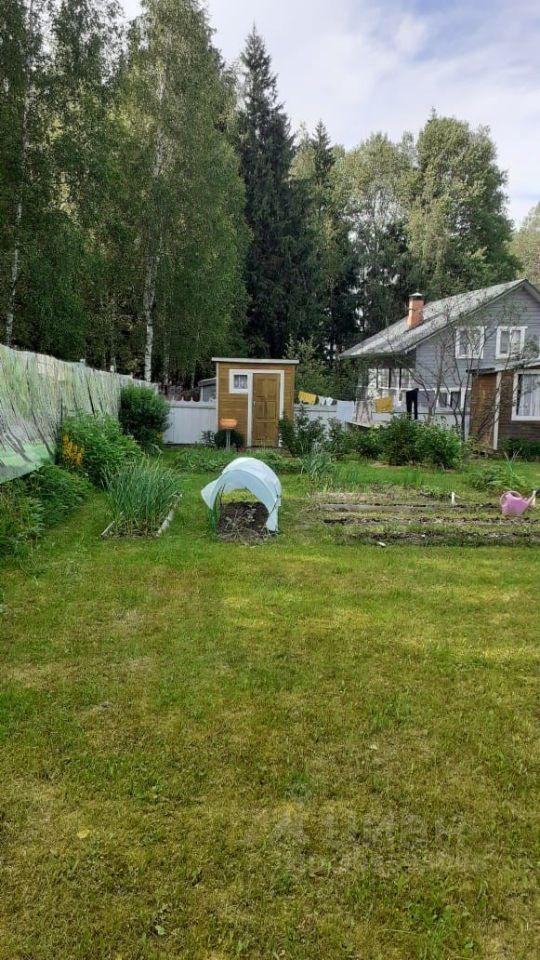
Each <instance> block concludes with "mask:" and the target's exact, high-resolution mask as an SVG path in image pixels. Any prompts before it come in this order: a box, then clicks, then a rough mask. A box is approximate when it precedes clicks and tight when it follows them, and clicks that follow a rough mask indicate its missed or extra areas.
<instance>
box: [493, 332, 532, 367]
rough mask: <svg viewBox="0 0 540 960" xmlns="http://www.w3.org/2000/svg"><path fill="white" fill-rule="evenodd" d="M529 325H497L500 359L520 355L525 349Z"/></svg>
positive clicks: (497, 353)
mask: <svg viewBox="0 0 540 960" xmlns="http://www.w3.org/2000/svg"><path fill="white" fill-rule="evenodd" d="M526 333H527V327H497V348H496V356H497V359H498V360H505V359H508V358H510V357H519V356H520V355H521V354H522V353H523V351H524V349H525V336H526Z"/></svg>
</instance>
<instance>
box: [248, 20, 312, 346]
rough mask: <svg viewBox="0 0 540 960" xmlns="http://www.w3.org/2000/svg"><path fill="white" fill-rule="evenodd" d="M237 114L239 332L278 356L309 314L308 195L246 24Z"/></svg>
mask: <svg viewBox="0 0 540 960" xmlns="http://www.w3.org/2000/svg"><path fill="white" fill-rule="evenodd" d="M242 64H243V67H244V71H245V77H244V85H243V91H242V94H243V96H242V105H241V108H240V111H239V118H238V146H239V152H240V158H241V172H242V175H243V178H244V181H245V187H246V208H245V209H246V220H247V223H248V226H249V228H250V231H251V237H252V241H251V245H250V249H249V252H248V256H247V264H246V286H247V293H248V298H249V302H248V312H247V326H246V334H245V335H246V339H247V342H248V345H249V349H250V351H251V353H252V354H254V355H257V354H258V355H261V356H269V355H273V356H276V357H281V356H283V354H284V351H285V348H286V344H287V342H288V341H289V339H290V338H291V337H293V338H296V339H298V338H300V337H302V336H304V335H307V334H308V333H309V331H310V328H311V327H312V326H313V323H314V322H315V323H316V319H315V318H316V314H317V309H318V306H317V281H316V259H315V251H314V242H313V236H312V233H311V228H310V197H309V193H308V191H307V190H306V189H305V186H304V185H303V184H302V183H299V182H297V181H295V180H293V179H292V178H291V175H290V174H291V164H292V161H293V158H294V155H295V145H294V137H293V136H292V134H291V129H290V123H289V120H288V118H287V116H286V114H285V111H284V109H283V106H282V105H281V104H280V103H279V100H278V93H277V81H276V77H275V76H274V74H273V73H272V69H271V59H270V56H269V54H268V53H267V51H266V48H265V44H264V41H263V39H262V38H261V37H260V36H259V35H258V33H257V32H256V31H255V30H253V32H252V33H251V34H250V36H249V37H248V40H247V44H246V47H245V50H244V53H243V55H242Z"/></svg>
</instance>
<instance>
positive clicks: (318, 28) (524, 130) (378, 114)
mask: <svg viewBox="0 0 540 960" xmlns="http://www.w3.org/2000/svg"><path fill="white" fill-rule="evenodd" d="M207 3H208V7H209V12H210V17H211V21H212V23H213V24H214V26H215V28H216V43H217V45H218V46H219V47H221V49H222V50H223V53H224V56H225V57H226V58H227V59H229V60H231V59H235V58H236V57H237V56H238V54H239V52H240V50H241V48H242V46H243V43H244V40H245V37H246V35H247V33H248V31H249V30H250V28H251V26H252V24H253V22H256V24H257V27H258V29H259V31H260V32H261V33H262V34H263V36H264V37H265V39H266V41H267V44H268V48H269V50H270V52H271V54H272V57H273V62H274V67H275V70H276V72H277V73H278V74H279V89H280V93H281V96H282V99H283V100H284V102H285V103H286V106H287V110H288V112H289V114H290V116H291V118H292V121H293V123H294V125H295V126H297V127H298V126H300V124H301V123H306V124H307V125H308V127H310V128H313V127H314V126H315V124H316V122H317V121H318V120H319V119H320V118H322V119H323V120H324V121H325V122H326V124H327V126H328V128H329V130H330V133H331V135H332V137H333V138H334V139H335V140H336V141H339V142H341V143H344V144H345V145H346V146H348V147H350V146H353V145H354V144H356V143H358V142H359V141H360V140H361V139H363V138H364V137H366V136H367V135H368V134H369V133H370V132H372V131H374V130H384V131H387V132H388V133H389V134H390V135H391V136H393V137H398V136H400V134H401V133H402V132H403V130H406V129H408V130H413V131H416V130H418V129H419V128H420V127H421V126H422V124H423V123H424V122H425V120H426V118H427V116H428V114H429V112H430V110H431V108H432V107H435V109H436V110H437V111H438V112H439V113H443V114H450V115H453V116H457V117H460V118H463V119H465V120H468V121H469V122H470V123H472V124H473V125H478V124H486V125H488V126H489V127H490V128H491V131H492V135H493V137H494V139H495V142H496V143H497V147H498V150H499V161H500V164H501V166H502V167H503V168H504V169H506V170H508V172H509V186H508V190H509V194H510V212H511V215H512V216H513V217H514V218H515V219H516V220H520V219H521V218H522V217H523V215H524V214H525V213H526V212H527V210H528V209H529V207H530V206H532V205H533V203H535V202H537V201H538V200H540V176H539V168H540V164H539V162H538V158H539V156H540V122H539V121H540V70H539V69H538V46H539V43H540V8H539V6H538V3H537V2H536V0H514V2H513V3H512V2H510V0H473V2H468V3H467V2H465V0H458V2H457V3H453V4H448V3H447V2H446V0H378V2H377V0H207ZM137 6H138V4H137V0H126V8H127V9H128V11H129V12H130V13H133V12H134V11H135V10H136V8H137Z"/></svg>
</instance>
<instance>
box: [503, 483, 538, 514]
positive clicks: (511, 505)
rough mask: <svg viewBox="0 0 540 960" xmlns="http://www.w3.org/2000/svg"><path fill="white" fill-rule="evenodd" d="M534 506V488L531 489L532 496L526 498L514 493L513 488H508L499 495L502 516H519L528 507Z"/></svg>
mask: <svg viewBox="0 0 540 960" xmlns="http://www.w3.org/2000/svg"><path fill="white" fill-rule="evenodd" d="M534 506H536V490H533V493H532V496H530V497H529V499H528V500H526V499H525V497H522V496H521V494H519V493H516V491H515V490H508V492H507V493H503V495H502V497H501V510H502V514H503V517H520V516H521V515H522V513H525V511H526V510H528V509H529V507H534Z"/></svg>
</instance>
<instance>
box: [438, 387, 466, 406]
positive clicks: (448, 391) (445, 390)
mask: <svg viewBox="0 0 540 960" xmlns="http://www.w3.org/2000/svg"><path fill="white" fill-rule="evenodd" d="M453 393H459V404H458V406H457V407H453V406H452V404H451V403H443V402H442V397H443V395H444V396H446V398H447V399H448V400H450V398H451V396H452V394H453ZM466 393H467V387H462V386H455V387H441V388H440V390H439V399H438V403H437V408H438V409H440V410H450V411H452V412H454V413H455V412H456V411H458V412H459V411H460V410H463V408H464V406H465V395H466Z"/></svg>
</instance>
